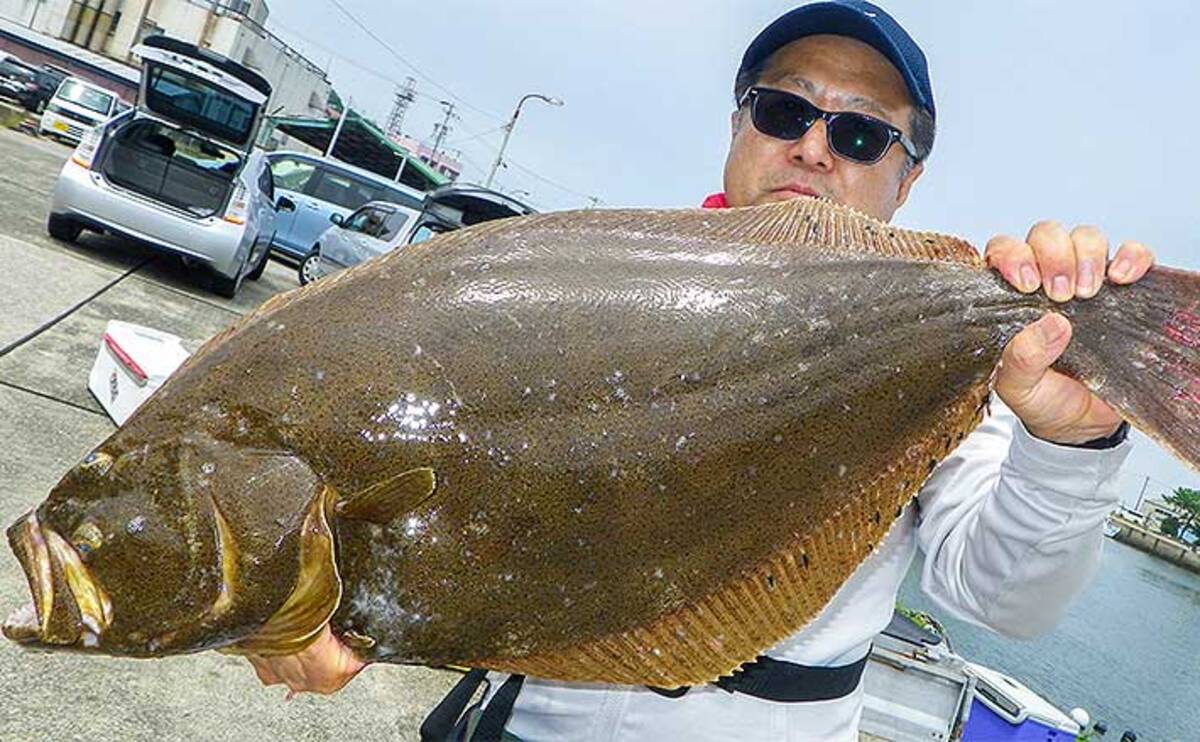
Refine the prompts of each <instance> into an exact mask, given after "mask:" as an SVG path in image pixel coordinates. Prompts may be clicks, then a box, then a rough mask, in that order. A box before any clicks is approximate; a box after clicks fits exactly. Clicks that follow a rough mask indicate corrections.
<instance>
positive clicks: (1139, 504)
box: [1133, 477, 1150, 513]
mask: <svg viewBox="0 0 1200 742" xmlns="http://www.w3.org/2000/svg"><path fill="white" fill-rule="evenodd" d="M1149 486H1150V477H1146V480H1145V481H1144V482H1142V491H1141V492H1139V493H1138V499H1137V505H1134V506H1133V509H1134V510H1136V511H1138V512H1139V513H1140V512H1142V498H1144V497H1145V496H1146V488H1147V487H1149Z"/></svg>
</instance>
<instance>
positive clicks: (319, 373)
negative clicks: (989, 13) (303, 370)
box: [313, 369, 325, 381]
mask: <svg viewBox="0 0 1200 742" xmlns="http://www.w3.org/2000/svg"><path fill="white" fill-rule="evenodd" d="M313 376H314V377H316V379H317V381H325V372H324V371H322V370H320V369H317V372H316V373H315V374H313Z"/></svg>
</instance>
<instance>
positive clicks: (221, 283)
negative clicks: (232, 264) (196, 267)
mask: <svg viewBox="0 0 1200 742" xmlns="http://www.w3.org/2000/svg"><path fill="white" fill-rule="evenodd" d="M249 259H250V253H249V251H247V253H246V257H244V258H242V262H241V264H240V265H239V266H238V269H237V273H235V274H234V275H233V278H228V277H226V276H223V275H221V274H220V273H216V272H213V273H210V274H209V276H210V278H209V281H210V283H209V286H210V287H211V288H212V290H213V291H214V292H215V293H217V294H220V295H221V296H224V297H225V298H226V299H232V298H234V297H235V296H237V292H238V289H240V288H241V287H242V279H243V278H245V276H246V261H247V260H249Z"/></svg>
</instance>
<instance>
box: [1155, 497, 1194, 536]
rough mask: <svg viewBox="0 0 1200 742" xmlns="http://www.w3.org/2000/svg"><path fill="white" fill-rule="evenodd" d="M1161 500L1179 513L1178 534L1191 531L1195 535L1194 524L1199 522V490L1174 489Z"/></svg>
mask: <svg viewBox="0 0 1200 742" xmlns="http://www.w3.org/2000/svg"><path fill="white" fill-rule="evenodd" d="M1163 500H1164V501H1165V502H1166V503H1168V504H1169V505H1171V506H1173V507H1174V508H1175V509H1176V510H1178V511H1179V513H1180V518H1179V526H1180V528H1179V534H1180V535H1181V536H1182V535H1183V533H1184V532H1186V531H1189V530H1190V531H1191V532H1192V533H1197V532H1198V531H1200V529H1197V528H1196V523H1197V522H1198V521H1200V490H1194V489H1190V488H1188V487H1176V488H1175V491H1174V492H1172V493H1171V494H1169V495H1166V496H1165V497H1163Z"/></svg>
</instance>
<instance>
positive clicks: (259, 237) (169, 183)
mask: <svg viewBox="0 0 1200 742" xmlns="http://www.w3.org/2000/svg"><path fill="white" fill-rule="evenodd" d="M134 54H136V55H137V56H139V57H141V59H142V82H141V88H140V90H139V92H138V103H137V107H136V108H135V109H134V110H132V111H130V112H128V113H125V114H123V115H121V116H118V117H117V118H115V119H113V120H112V121H110V122H108V123H106V124H103V125H101V126H99V127H97V128H95V129H93V130H91V131H89V132H87V133H86V134H85V135H84V137H83V140H82V141H81V142H80V144H79V146H78V147H77V148H76V150H75V153H74V154H73V155H72V156H71V159H70V160H68V161H67V163H66V164H65V165H64V166H63V169H62V172H61V174H60V175H59V176H58V181H57V183H56V184H55V186H54V197H53V201H52V203H51V206H50V218H49V221H48V222H47V230H48V231H49V232H50V234H51V236H53V237H56V238H58V239H63V240H68V241H70V240H74V239H75V238H77V237H78V236H79V233H80V231H81V230H83V229H90V230H96V231H102V232H107V233H110V234H116V235H121V236H124V237H126V238H128V239H131V240H135V241H137V242H140V243H142V244H145V245H148V246H149V247H151V248H154V249H157V250H162V251H165V252H169V253H173V254H176V255H180V256H182V257H184V258H186V259H188V260H190V261H192V262H196V263H200V264H202V265H206V266H207V267H208V268H209V270H210V271H211V279H212V283H211V286H212V288H213V289H214V290H216V291H217V293H220V294H222V295H224V296H229V297H232V296H233V295H234V294H235V293H236V292H237V290H238V288H239V287H240V286H241V283H242V279H244V278H250V279H251V280H253V279H256V278H258V277H259V276H261V275H262V272H263V268H264V267H265V266H266V262H267V256H268V253H269V249H270V244H271V236H272V235H273V234H274V232H275V223H276V213H277V212H279V211H283V212H288V211H290V210H292V209H294V208H295V206H294V204H292V202H291V201H289V200H288V199H286V198H277V197H276V195H275V186H274V180H273V179H272V176H271V169H270V167H269V166H268V164H267V158H266V154H265V153H264V152H262V151H261V150H258V149H255V147H254V141H255V138H256V136H257V134H258V129H259V126H260V124H261V121H262V117H263V108H264V106H265V105H266V103H267V100H268V99H269V98H270V96H271V85H270V83H269V82H267V80H266V79H265V78H263V77H262V76H261V75H259V74H258V73H257V72H254V71H253V70H251V69H249V68H247V67H245V66H243V65H240V64H238V63H236V62H233V61H231V60H229V59H227V58H226V57H223V56H221V55H219V54H216V53H214V52H212V51H209V50H207V49H201V48H199V47H197V46H195V45H194V44H189V43H187V42H183V41H179V40H177V39H172V38H168V37H165V36H152V37H150V38H147V39H146V40H145V41H144V42H143V43H142V44H141V45H140V46H138V47H137V48H135V49H134Z"/></svg>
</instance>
